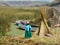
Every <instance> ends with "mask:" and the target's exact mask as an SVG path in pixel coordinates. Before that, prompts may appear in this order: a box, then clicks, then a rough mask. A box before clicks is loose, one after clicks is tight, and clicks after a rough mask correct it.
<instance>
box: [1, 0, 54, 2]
mask: <svg viewBox="0 0 60 45" xmlns="http://www.w3.org/2000/svg"><path fill="white" fill-rule="evenodd" d="M0 1H47V2H51V1H53V0H0Z"/></svg>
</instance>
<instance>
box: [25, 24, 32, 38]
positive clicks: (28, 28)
mask: <svg viewBox="0 0 60 45" xmlns="http://www.w3.org/2000/svg"><path fill="white" fill-rule="evenodd" d="M31 37H32V33H31V26H30V25H27V26H26V27H25V38H31Z"/></svg>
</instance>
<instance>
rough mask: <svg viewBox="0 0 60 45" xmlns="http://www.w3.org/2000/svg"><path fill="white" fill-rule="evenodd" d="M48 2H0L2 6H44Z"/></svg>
mask: <svg viewBox="0 0 60 45" xmlns="http://www.w3.org/2000/svg"><path fill="white" fill-rule="evenodd" d="M47 3H48V2H41V1H0V5H2V6H16V7H17V6H41V5H45V4H47Z"/></svg>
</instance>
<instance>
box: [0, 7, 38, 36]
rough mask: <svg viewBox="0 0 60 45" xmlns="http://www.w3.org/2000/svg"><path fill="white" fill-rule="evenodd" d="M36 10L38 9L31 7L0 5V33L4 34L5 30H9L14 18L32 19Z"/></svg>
mask: <svg viewBox="0 0 60 45" xmlns="http://www.w3.org/2000/svg"><path fill="white" fill-rule="evenodd" d="M36 11H38V10H37V9H31V8H27V9H25V8H11V7H4V6H2V7H0V35H1V36H3V35H6V32H8V31H9V30H10V26H11V23H13V22H14V21H15V20H16V19H20V20H21V19H22V20H33V19H34V18H35V15H37V14H36ZM3 32H4V33H3Z"/></svg>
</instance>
